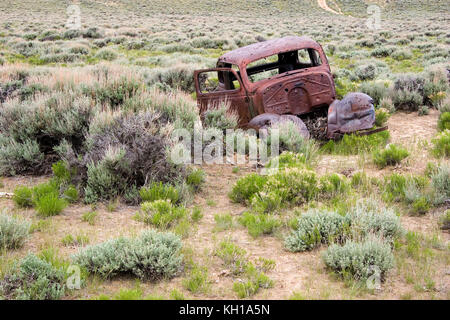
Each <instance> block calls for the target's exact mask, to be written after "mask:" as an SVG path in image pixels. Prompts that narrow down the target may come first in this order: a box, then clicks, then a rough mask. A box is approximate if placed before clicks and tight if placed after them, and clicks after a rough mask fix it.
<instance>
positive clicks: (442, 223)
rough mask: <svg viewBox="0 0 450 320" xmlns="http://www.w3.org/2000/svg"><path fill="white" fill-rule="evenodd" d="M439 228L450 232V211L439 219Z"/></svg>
mask: <svg viewBox="0 0 450 320" xmlns="http://www.w3.org/2000/svg"><path fill="white" fill-rule="evenodd" d="M439 227H440V228H441V229H442V230H450V210H446V211H445V212H444V214H443V215H442V216H440V217H439Z"/></svg>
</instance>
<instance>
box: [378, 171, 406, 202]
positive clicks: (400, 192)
mask: <svg viewBox="0 0 450 320" xmlns="http://www.w3.org/2000/svg"><path fill="white" fill-rule="evenodd" d="M406 182H407V179H406V177H404V176H402V175H401V174H397V173H393V174H391V175H388V176H385V177H384V182H383V187H382V189H383V199H384V200H385V201H396V202H398V201H401V200H403V199H404V197H405V187H406Z"/></svg>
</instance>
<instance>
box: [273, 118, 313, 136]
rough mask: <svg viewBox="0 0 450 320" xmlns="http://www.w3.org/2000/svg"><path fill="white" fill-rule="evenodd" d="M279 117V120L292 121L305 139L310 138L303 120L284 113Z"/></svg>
mask: <svg viewBox="0 0 450 320" xmlns="http://www.w3.org/2000/svg"><path fill="white" fill-rule="evenodd" d="M280 118H281V121H292V122H293V123H295V124H296V126H297V128H298V131H299V132H300V134H301V135H302V136H303V137H304V138H305V139H309V138H310V134H309V131H308V128H307V127H306V125H305V123H304V122H303V120H302V119H300V118H299V117H297V116H294V115H292V114H284V115H282V116H280Z"/></svg>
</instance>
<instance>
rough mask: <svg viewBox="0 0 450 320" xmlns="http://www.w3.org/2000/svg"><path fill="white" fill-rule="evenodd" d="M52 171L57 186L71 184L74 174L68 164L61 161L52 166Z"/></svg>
mask: <svg viewBox="0 0 450 320" xmlns="http://www.w3.org/2000/svg"><path fill="white" fill-rule="evenodd" d="M52 171H53V176H54V179H55V181H56V184H58V185H61V184H68V183H70V180H71V179H72V175H73V172H70V170H69V167H68V164H67V163H66V162H65V161H62V160H61V161H58V162H55V163H54V164H52Z"/></svg>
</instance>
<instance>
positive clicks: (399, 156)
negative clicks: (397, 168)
mask: <svg viewBox="0 0 450 320" xmlns="http://www.w3.org/2000/svg"><path fill="white" fill-rule="evenodd" d="M408 155H409V152H408V151H407V150H406V149H404V148H402V147H399V146H397V145H395V144H390V145H388V146H387V147H386V148H384V149H383V150H377V151H375V152H374V153H373V162H374V163H375V164H376V165H377V166H378V167H379V168H384V167H386V166H394V165H396V164H398V163H400V162H401V161H402V160H403V159H405V158H406V157H407V156H408Z"/></svg>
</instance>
